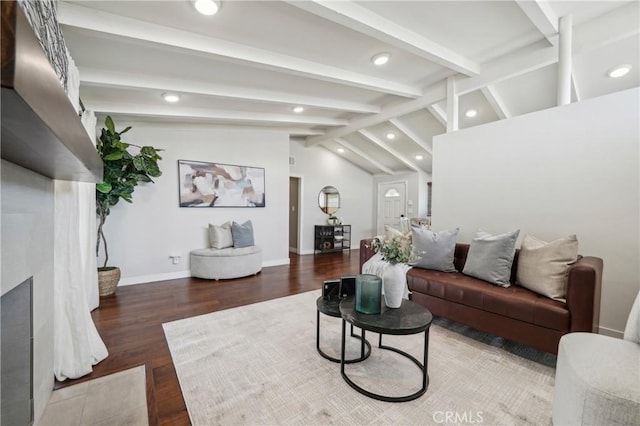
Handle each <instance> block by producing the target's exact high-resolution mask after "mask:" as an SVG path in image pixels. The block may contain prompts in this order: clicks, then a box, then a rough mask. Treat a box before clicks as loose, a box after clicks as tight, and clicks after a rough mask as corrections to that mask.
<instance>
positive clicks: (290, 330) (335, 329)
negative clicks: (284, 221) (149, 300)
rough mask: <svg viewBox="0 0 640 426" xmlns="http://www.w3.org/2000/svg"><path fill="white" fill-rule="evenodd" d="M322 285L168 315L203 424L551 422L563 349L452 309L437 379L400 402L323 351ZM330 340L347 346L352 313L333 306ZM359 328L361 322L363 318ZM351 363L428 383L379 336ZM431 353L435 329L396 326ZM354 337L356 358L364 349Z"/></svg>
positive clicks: (382, 377) (194, 414)
mask: <svg viewBox="0 0 640 426" xmlns="http://www.w3.org/2000/svg"><path fill="white" fill-rule="evenodd" d="M319 295H320V293H319V292H318V291H312V292H307V293H302V294H298V295H294V296H289V297H284V298H280V299H275V300H271V301H267V302H262V303H257V304H253V305H248V306H243V307H240V308H235V309H229V310H225V311H219V312H214V313H211V314H207V315H201V316H197V317H193V318H187V319H184V320H179V321H174V322H170V323H166V324H163V327H164V332H165V335H166V338H167V342H168V344H169V348H170V350H171V356H172V358H173V362H174V365H175V369H176V371H177V374H178V379H179V381H180V387H181V388H182V393H183V396H184V399H185V403H186V405H187V409H188V411H189V416H190V418H191V422H192V424H194V425H214V424H220V425H323V424H339V425H365V424H383V425H387V424H399V425H427V424H486V425H497V424H507V425H513V424H523V425H524V424H535V425H544V424H550V423H551V399H552V393H553V381H554V365H555V357H554V356H552V355H549V354H546V353H544V352H539V351H536V350H534V349H531V348H527V347H524V346H521V345H516V344H513V343H510V342H508V341H505V340H503V339H500V338H496V337H492V336H488V335H485V334H483V333H478V332H474V331H473V330H470V329H468V328H466V327H463V326H460V325H457V324H455V323H451V322H448V321H445V320H437V321H434V323H433V324H432V326H431V330H430V336H429V359H428V370H429V377H430V382H429V387H428V389H427V392H426V393H425V394H424V395H423V396H421V397H420V398H418V399H416V400H414V401H410V402H404V403H389V402H382V401H378V400H374V399H371V398H368V397H366V396H364V395H361V394H360V393H357V392H356V391H355V390H353V389H352V388H351V387H349V385H348V384H347V383H346V382H345V381H344V380H343V379H342V377H341V375H340V365H339V364H336V363H332V362H330V361H328V360H326V359H324V358H322V357H321V356H320V355H319V354H318V353H317V351H316V347H315V344H316V299H317V298H318V297H319ZM320 321H321V323H320V324H321V346H322V348H323V349H324V351H325V352H327V353H329V354H332V355H334V356H339V349H340V332H341V320H340V319H338V318H331V317H328V316H325V315H321V317H320ZM356 331H358V330H357V329H356ZM377 337H378V335H377V334H375V333H367V340H369V342H371V344H372V347H373V349H372V353H371V356H370V357H369V359H367V360H366V361H364V362H361V363H357V364H350V365H347V366H346V367H347V368H346V371H347V374H349V376H350V377H351V378H352V380H354V381H355V382H356V383H357V384H359V385H360V386H362V387H364V388H366V389H369V390H372V391H374V392H376V393H380V394H385V395H389V396H398V395H403V394H410V393H413V392H415V391H416V390H417V389H419V388H420V385H421V382H420V380H421V376H420V371H419V370H418V368H417V366H416V365H415V364H412V363H411V362H410V361H408V360H407V359H405V358H403V357H401V356H400V355H397V354H395V353H393V352H391V351H386V350H381V349H379V348H377V342H378V338H377ZM383 344H385V345H392V346H396V347H398V348H400V349H402V350H404V351H407V352H409V353H411V354H413V355H414V356H415V357H416V358H418V359H422V347H423V344H424V340H423V334H418V335H409V336H384V340H383ZM358 351H359V345H358V342H357V340H356V339H353V338H348V342H347V358H348V357H353V356H355V355H357V354H358Z"/></svg>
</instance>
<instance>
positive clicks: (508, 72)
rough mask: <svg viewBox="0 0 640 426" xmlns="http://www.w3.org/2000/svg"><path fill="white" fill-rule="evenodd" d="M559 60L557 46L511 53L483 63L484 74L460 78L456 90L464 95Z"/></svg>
mask: <svg viewBox="0 0 640 426" xmlns="http://www.w3.org/2000/svg"><path fill="white" fill-rule="evenodd" d="M556 62H558V49H557V47H555V46H550V47H545V48H543V49H540V50H537V51H535V52H533V53H525V54H515V55H509V56H508V57H506V58H500V59H498V60H496V61H493V62H491V63H489V64H486V65H483V67H482V74H480V75H477V76H475V77H467V78H464V77H462V78H458V79H457V81H456V90H457V93H458V95H460V96H461V95H464V94H467V93H470V92H473V91H476V90H479V89H482V88H483V87H486V86H488V85H490V84H496V83H499V82H501V81H504V80H508V79H510V78H514V77H518V76H520V75H523V74H526V73H529V72H532V71H535V70H537V69H540V68H544V67H546V66H549V65H552V64H555V63H556Z"/></svg>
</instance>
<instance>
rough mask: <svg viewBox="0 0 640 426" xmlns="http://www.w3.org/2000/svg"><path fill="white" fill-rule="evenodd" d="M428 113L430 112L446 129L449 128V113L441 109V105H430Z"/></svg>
mask: <svg viewBox="0 0 640 426" xmlns="http://www.w3.org/2000/svg"><path fill="white" fill-rule="evenodd" d="M427 111H429V112H430V113H431V115H433V118H435V119H436V120H438V121H439V122H440V124H442V126H443V127H444V128H445V129H446V128H447V112H446V111H445V110H443V109H442V108H440V106H439V105H436V104H434V105H428V106H427Z"/></svg>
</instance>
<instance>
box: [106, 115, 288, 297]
mask: <svg viewBox="0 0 640 426" xmlns="http://www.w3.org/2000/svg"><path fill="white" fill-rule="evenodd" d="M128 125H131V126H133V128H132V130H130V131H129V132H127V133H125V134H124V135H123V140H124V141H125V142H130V143H135V144H137V145H151V146H154V147H156V148H161V149H164V150H165V151H164V152H162V153H161V155H162V157H163V159H162V161H161V162H160V168H161V170H162V173H163V174H162V176H161V177H159V178H158V179H156V183H155V184H143V185H140V186H138V187H137V188H136V190H135V192H134V194H133V204H128V203H126V202H123V201H121V202H120V203H119V204H118V205H116V206H115V208H113V209H112V211H111V214H110V216H109V217H108V218H107V221H106V224H105V234H106V237H107V241H108V243H109V256H110V257H109V264H110V265H115V266H119V267H120V268H121V269H122V277H123V278H122V281H121V285H126V284H134V283H141V282H149V281H156V280H166V279H172V278H178V277H185V276H189V275H190V273H189V252H190V251H191V250H193V249H196V248H203V247H208V240H207V227H208V225H209V223H212V224H218V225H219V224H222V223H224V222H226V221H230V220H235V221H236V222H240V223H242V222H244V221H246V220H248V219H251V222H252V223H253V229H254V236H255V241H256V244H257V245H260V246H261V247H262V249H263V258H262V260H263V266H272V265H280V264H288V263H289V255H288V249H289V245H288V239H287V235H288V220H289V218H288V207H287V206H288V199H289V191H288V188H289V163H288V159H289V137H288V134H286V133H284V132H282V131H278V130H256V129H250V128H230V127H213V126H200V125H195V124H194V125H186V124H183V125H180V124H158V123H142V122H140V123H124V122H116V130H121V129H123V128H124V127H126V126H128ZM178 160H194V161H207V162H217V163H225V164H237V165H243V166H252V167H264V169H265V179H266V188H265V192H266V197H265V198H266V207H264V208H230V207H225V208H184V207H183V208H180V207H179V206H178ZM169 256H181V261H180V263H179V264H178V265H173V264H172V263H171V259H169ZM101 259H102V256H101ZM98 265H99V266H101V265H102V261H99V262H98Z"/></svg>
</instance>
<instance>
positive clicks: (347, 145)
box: [334, 138, 395, 175]
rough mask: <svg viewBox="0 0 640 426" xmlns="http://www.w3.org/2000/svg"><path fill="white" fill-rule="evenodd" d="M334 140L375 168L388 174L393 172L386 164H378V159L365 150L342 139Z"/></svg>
mask: <svg viewBox="0 0 640 426" xmlns="http://www.w3.org/2000/svg"><path fill="white" fill-rule="evenodd" d="M334 141H336V142H337V143H338V144H340V145H342V146H343V147H345V148H346V149H348V150H349V151H351V152H353V153H354V154H356V155H357V156H359V157H361V158H362V159H363V160H366V161H368V162H369V163H371V164H372V165H373V166H374V167H375V168H377V169H378V170H380V171H381V172H383V173H386V174H388V175H393V174H395V172H394V171H393V170H391V169H390V168H388V167H387V166H385V165H383V164H380V163H379V162H378V161H376V160H375V159H373V158H372V157H371V156H370V155H369V154H367V153H366V152H364V151H362V150H360V149H359V148H357V147H355V146H354V145H352V144H350V143H349V142H347V141H345V140H344V139H340V138H335V139H334Z"/></svg>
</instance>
